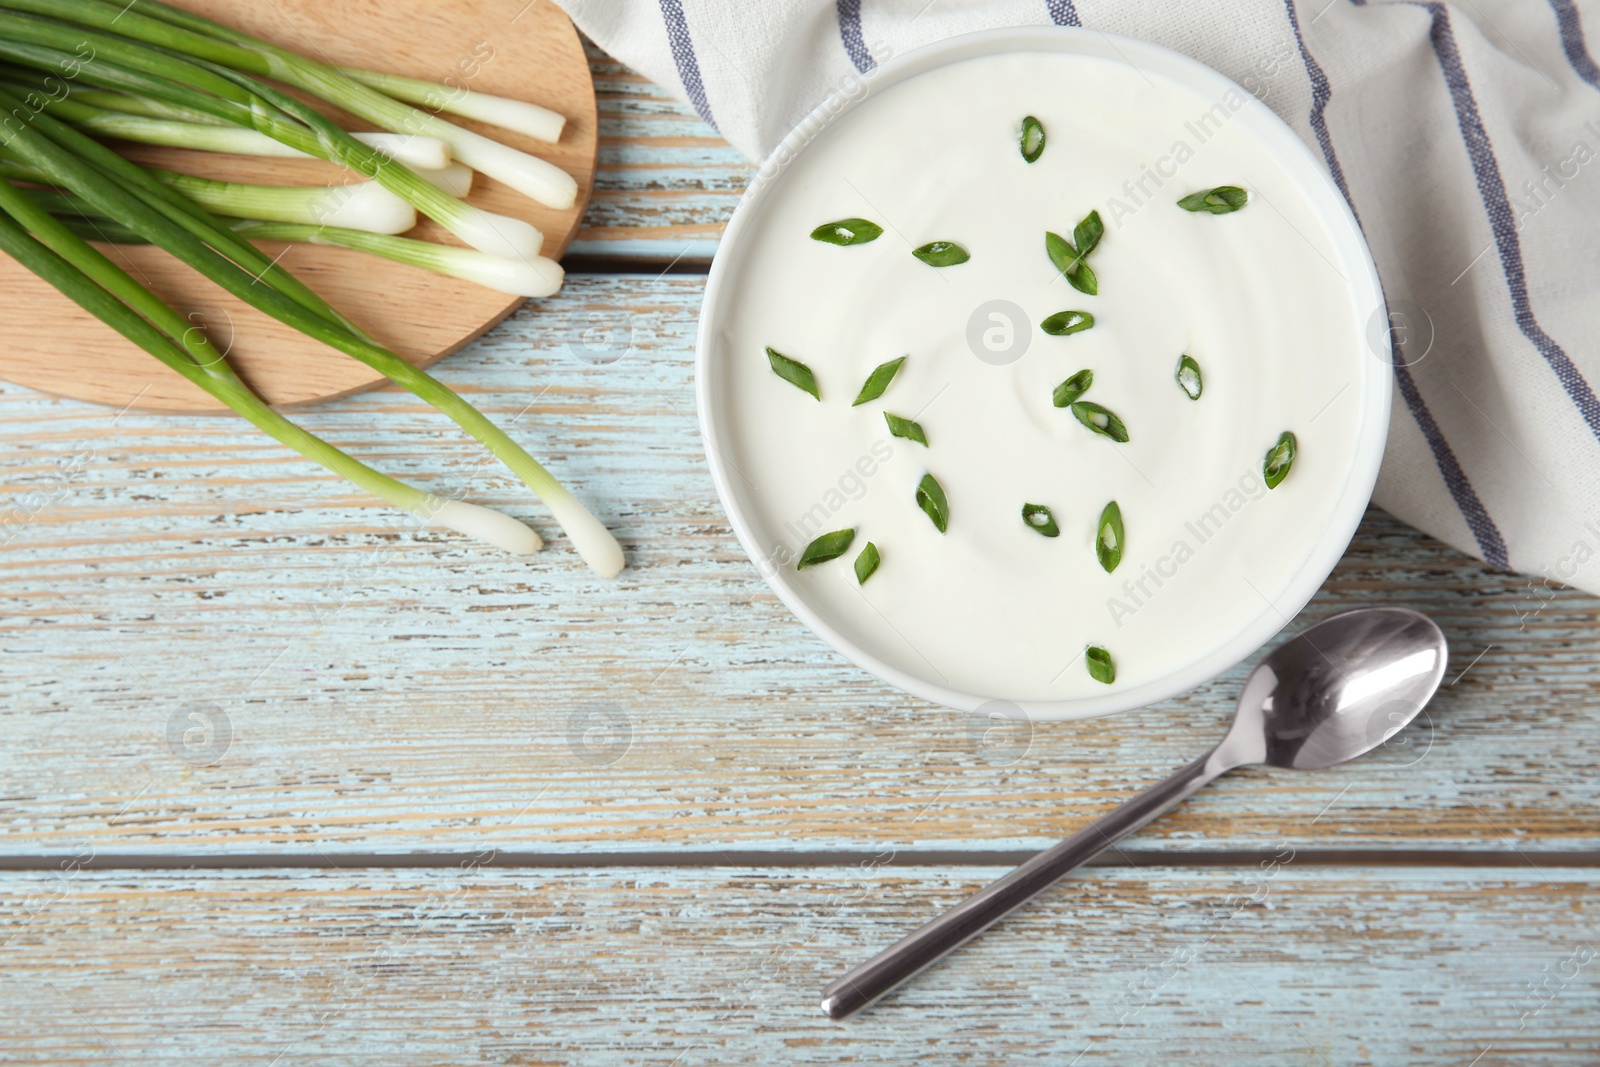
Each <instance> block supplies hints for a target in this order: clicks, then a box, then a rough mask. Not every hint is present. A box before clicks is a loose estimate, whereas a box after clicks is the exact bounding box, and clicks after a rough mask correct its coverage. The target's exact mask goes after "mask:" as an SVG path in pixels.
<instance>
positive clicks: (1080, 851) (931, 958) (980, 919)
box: [822, 753, 1228, 1019]
mask: <svg viewBox="0 0 1600 1067" xmlns="http://www.w3.org/2000/svg"><path fill="white" fill-rule="evenodd" d="M1214 755H1215V753H1207V754H1206V755H1204V756H1202V757H1200V758H1199V759H1197V760H1195V761H1194V762H1193V763H1191V764H1189V765H1188V766H1187V767H1185V768H1183V769H1182V770H1181V771H1179V772H1177V773H1176V774H1174V775H1173V776H1172V777H1171V778H1168V779H1167V780H1166V781H1164V782H1162V783H1161V784H1160V785H1158V786H1155V787H1154V788H1152V789H1148V790H1146V791H1145V792H1143V793H1140V794H1139V795H1138V796H1136V797H1134V798H1133V799H1132V800H1130V801H1128V802H1127V803H1125V804H1123V805H1122V806H1121V807H1119V808H1117V809H1116V810H1115V811H1112V812H1110V813H1109V814H1107V815H1105V816H1104V817H1103V818H1101V819H1099V820H1097V821H1095V822H1093V823H1091V824H1090V825H1088V826H1086V827H1084V828H1083V829H1082V830H1079V831H1078V832H1077V833H1075V834H1073V835H1072V836H1071V837H1069V838H1067V839H1066V840H1065V841H1063V842H1061V843H1060V844H1059V845H1056V846H1054V847H1053V848H1048V849H1046V850H1045V851H1043V852H1041V853H1039V854H1038V855H1037V856H1035V857H1033V859H1031V860H1029V861H1028V862H1027V863H1024V864H1023V865H1022V866H1020V867H1018V868H1017V869H1016V870H1014V871H1012V872H1011V873H1010V874H1008V875H1006V876H1005V877H1004V878H1000V879H998V880H997V881H993V882H990V883H989V884H988V885H987V886H985V887H984V888H982V889H980V890H978V892H976V893H974V894H973V895H972V896H970V897H968V898H967V899H966V900H964V901H962V902H961V903H960V904H957V905H956V906H955V907H953V908H951V909H950V910H949V911H947V912H945V913H944V914H943V915H940V916H939V917H938V918H936V919H934V920H933V921H931V922H929V923H927V924H926V925H924V926H922V927H921V928H920V929H918V930H916V931H914V932H912V933H911V934H909V935H907V936H906V937H904V938H902V939H901V940H899V941H897V942H896V943H895V944H893V945H891V946H889V947H888V948H886V949H884V950H883V951H882V952H880V953H878V954H877V955H876V956H874V957H873V958H872V959H870V960H868V961H867V962H866V963H863V964H861V965H860V966H859V967H857V968H855V969H854V970H852V971H850V972H849V973H847V974H846V975H845V976H844V977H843V978H840V979H838V980H837V981H835V982H834V983H833V984H832V985H830V986H828V988H827V989H824V990H823V991H822V1010H823V1012H824V1013H825V1014H826V1015H828V1016H829V1017H830V1018H833V1019H843V1018H844V1017H845V1016H847V1015H850V1014H853V1013H854V1012H856V1011H859V1010H860V1009H861V1008H864V1007H866V1006H867V1005H868V1004H870V1003H872V1002H873V1001H874V1000H876V999H878V998H879V997H881V996H883V994H885V993H887V992H889V990H891V989H893V988H894V987H895V986H897V985H899V984H900V983H901V982H904V981H905V980H906V979H908V978H910V977H911V976H912V975H914V974H916V973H917V972H918V971H920V970H922V969H923V968H924V967H927V966H929V965H930V964H932V963H933V962H935V961H936V960H938V959H939V958H940V957H942V956H944V954H945V953H947V952H950V951H951V950H952V949H954V948H956V947H957V946H958V945H960V944H962V943H963V942H965V941H966V940H968V939H969V938H971V937H975V936H976V935H977V934H979V933H981V932H982V931H983V930H984V929H986V928H987V927H988V926H989V925H990V924H992V923H994V922H996V921H997V920H999V919H1000V918H1001V917H1003V916H1005V915H1006V914H1008V913H1009V912H1011V911H1012V910H1014V909H1016V908H1017V907H1019V906H1021V905H1022V904H1023V903H1025V902H1026V901H1028V900H1030V899H1032V897H1033V896H1034V895H1036V894H1037V893H1040V892H1042V891H1043V890H1044V889H1046V888H1048V887H1049V886H1050V885H1051V884H1052V883H1054V882H1056V881H1058V880H1059V879H1061V878H1064V877H1066V876H1067V875H1068V874H1070V873H1071V872H1072V871H1073V870H1074V869H1076V868H1077V867H1079V866H1080V865H1082V864H1083V863H1084V862H1085V861H1087V860H1089V859H1091V858H1093V857H1094V856H1095V855H1096V854H1098V853H1100V852H1101V851H1103V850H1104V849H1107V848H1110V847H1111V845H1112V844H1113V843H1115V842H1116V841H1117V840H1118V839H1119V838H1122V837H1124V836H1126V835H1128V834H1131V833H1132V832H1133V831H1135V830H1137V829H1139V827H1141V826H1143V825H1144V824H1145V823H1147V822H1149V821H1150V820H1152V819H1154V818H1155V817H1156V816H1158V815H1160V814H1161V813H1162V812H1164V811H1166V810H1167V809H1168V808H1171V807H1172V806H1174V805H1175V804H1177V803H1178V802H1179V801H1180V800H1183V799H1184V798H1185V797H1187V796H1188V795H1189V794H1190V793H1193V792H1194V791H1195V790H1197V789H1199V788H1200V787H1201V786H1203V785H1205V784H1206V783H1208V782H1210V781H1211V780H1212V779H1213V778H1215V777H1217V776H1218V775H1219V774H1221V773H1222V772H1223V771H1225V770H1227V769H1228V767H1227V766H1226V765H1224V764H1222V763H1221V761H1215V762H1214V761H1213V756H1214Z"/></svg>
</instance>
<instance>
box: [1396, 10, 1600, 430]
mask: <svg viewBox="0 0 1600 1067" xmlns="http://www.w3.org/2000/svg"><path fill="white" fill-rule="evenodd" d="M1417 6H1418V7H1423V8H1426V9H1427V10H1428V13H1429V14H1430V15H1431V16H1432V17H1433V26H1432V29H1431V30H1430V31H1429V34H1428V36H1429V38H1430V39H1431V40H1432V42H1433V54H1434V55H1435V56H1436V57H1437V58H1438V60H1439V68H1440V69H1441V70H1442V71H1443V72H1444V80H1445V84H1446V85H1447V86H1449V88H1450V98H1451V100H1452V101H1453V102H1454V103H1455V109H1456V124H1457V125H1459V126H1460V127H1461V137H1462V139H1463V140H1464V141H1466V145H1467V155H1468V157H1469V158H1470V159H1471V160H1472V172H1473V175H1474V176H1475V177H1476V178H1477V181H1478V196H1479V197H1480V198H1481V199H1482V200H1483V208H1484V211H1485V212H1487V213H1488V216H1489V225H1490V228H1491V229H1492V230H1493V231H1494V241H1495V245H1496V246H1497V247H1498V249H1499V252H1500V268H1501V271H1502V273H1503V274H1504V275H1505V279H1506V288H1507V289H1509V290H1510V291H1511V307H1512V310H1513V311H1514V312H1515V315H1516V320H1517V328H1518V329H1520V330H1521V331H1522V334H1523V336H1524V337H1526V338H1527V339H1528V340H1529V341H1531V342H1533V346H1534V347H1535V348H1537V349H1538V350H1539V354H1540V355H1541V356H1543V357H1544V360H1545V362H1546V363H1548V364H1549V365H1550V369H1551V370H1553V371H1555V375H1556V378H1557V379H1558V380H1559V381H1560V382H1561V386H1562V388H1564V389H1565V390H1566V391H1567V396H1569V397H1571V398H1572V402H1573V404H1575V405H1576V406H1577V408H1578V411H1579V412H1580V413H1581V414H1582V415H1583V421H1585V422H1587V423H1588V424H1589V431H1590V432H1591V433H1592V434H1594V435H1595V437H1596V438H1600V400H1597V399H1596V398H1595V395H1594V390H1593V389H1591V388H1589V383H1588V382H1587V381H1585V380H1584V377H1583V374H1582V373H1581V372H1580V371H1579V370H1578V368H1577V367H1576V366H1574V365H1573V363H1572V360H1571V359H1569V358H1567V353H1566V352H1565V351H1564V350H1563V349H1562V347H1561V346H1560V345H1559V344H1557V343H1556V341H1555V339H1554V338H1552V337H1551V336H1550V335H1549V334H1547V333H1545V332H1544V327H1542V326H1540V325H1539V320H1538V318H1537V317H1535V315H1534V313H1533V304H1532V302H1531V301H1530V300H1529V299H1528V277H1527V272H1526V270H1525V268H1524V267H1523V263H1522V242H1521V240H1520V239H1519V238H1518V237H1517V218H1516V215H1515V214H1514V213H1513V212H1512V210H1511V201H1510V199H1509V198H1508V197H1507V196H1506V185H1505V180H1504V179H1503V178H1501V176H1500V163H1499V161H1498V160H1496V159H1495V154H1494V145H1493V144H1491V143H1490V141H1489V132H1488V130H1486V129H1484V126H1483V118H1482V116H1480V115H1479V113H1478V101H1477V99H1476V98H1475V97H1474V96H1473V94H1472V83H1471V82H1470V81H1468V80H1467V71H1466V68H1465V67H1464V66H1463V65H1462V63H1461V53H1460V51H1459V50H1458V49H1457V48H1456V38H1455V33H1454V32H1453V31H1452V30H1451V28H1450V12H1449V11H1448V10H1447V9H1446V8H1445V6H1444V5H1443V4H1441V3H1418V4H1417Z"/></svg>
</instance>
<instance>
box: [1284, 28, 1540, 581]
mask: <svg viewBox="0 0 1600 1067" xmlns="http://www.w3.org/2000/svg"><path fill="white" fill-rule="evenodd" d="M1283 6H1284V10H1285V11H1287V12H1288V15H1289V25H1290V26H1291V27H1292V28H1293V29H1294V40H1295V45H1296V46H1297V47H1298V48H1299V50H1300V60H1301V62H1303V63H1304V64H1305V68H1306V75H1307V77H1309V78H1310V80H1311V132H1312V133H1313V134H1315V135H1316V138H1317V144H1318V145H1320V146H1321V147H1322V158H1323V159H1324V160H1325V161H1326V162H1327V164H1328V171H1329V173H1331V174H1332V175H1333V180H1334V183H1335V184H1336V185H1338V186H1339V192H1341V193H1343V194H1344V200H1345V203H1347V204H1349V205H1350V213H1351V214H1353V215H1355V216H1356V224H1357V225H1360V223H1361V213H1360V212H1359V211H1357V210H1356V204H1355V201H1354V200H1352V199H1351V197H1350V187H1349V185H1347V184H1346V183H1345V180H1344V168H1343V167H1342V166H1340V165H1339V154H1338V153H1337V152H1335V151H1334V148H1333V137H1332V135H1331V134H1329V132H1328V120H1327V110H1328V101H1329V100H1330V99H1331V98H1332V97H1333V87H1332V85H1330V84H1329V82H1328V76H1327V74H1326V73H1324V71H1323V69H1322V65H1321V64H1320V63H1318V62H1317V60H1316V57H1314V56H1313V55H1312V54H1311V51H1310V50H1309V49H1308V48H1306V42H1305V38H1304V37H1302V36H1301V34H1300V17H1299V15H1298V13H1297V12H1296V11H1295V7H1294V0H1283ZM1394 378H1395V385H1397V386H1398V387H1399V389H1400V398H1401V399H1402V400H1404V401H1405V403H1406V407H1407V408H1409V409H1410V411H1411V417H1412V418H1413V419H1415V420H1416V422H1417V428H1418V429H1419V430H1421V431H1422V438H1423V440H1425V441H1427V443H1428V449H1429V451H1431V452H1432V453H1433V461H1434V463H1435V464H1436V465H1437V466H1438V468H1439V476H1440V477H1441V478H1443V479H1444V484H1445V488H1446V489H1448V490H1449V491H1450V496H1451V498H1452V499H1453V500H1454V501H1455V502H1456V507H1457V508H1458V509H1460V511H1461V517H1462V518H1463V519H1465V520H1466V522H1467V527H1468V528H1469V529H1470V530H1471V531H1472V536H1473V538H1474V539H1475V540H1476V541H1477V542H1478V548H1479V550H1480V551H1481V552H1482V553H1483V558H1484V559H1485V560H1487V561H1488V562H1489V563H1490V565H1491V566H1495V567H1499V568H1501V569H1502V570H1509V569H1510V561H1509V558H1508V557H1507V554H1506V540H1505V538H1504V537H1503V536H1502V535H1501V533H1500V528H1499V527H1498V526H1496V525H1495V524H1494V520H1493V519H1492V518H1490V517H1489V510H1488V509H1487V508H1485V507H1484V506H1483V501H1482V500H1480V499H1479V498H1478V494H1477V491H1476V490H1474V489H1473V488H1472V481H1471V479H1469V478H1468V477H1467V473H1466V471H1464V470H1462V469H1461V463H1460V461H1459V460H1457V459H1456V454H1455V451H1454V450H1453V449H1452V448H1451V447H1450V442H1449V441H1447V440H1445V437H1444V433H1443V432H1442V431H1441V430H1440V429H1439V424H1438V422H1436V421H1435V420H1434V417H1433V412H1431V411H1429V410H1428V402H1427V401H1426V400H1424V399H1423V396H1422V392H1421V390H1419V389H1418V388H1417V383H1416V380H1415V379H1413V378H1412V377H1411V371H1410V369H1409V368H1407V367H1406V366H1405V365H1403V364H1401V363H1398V362H1396V363H1395V367H1394Z"/></svg>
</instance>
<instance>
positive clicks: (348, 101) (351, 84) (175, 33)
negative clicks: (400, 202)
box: [0, 0, 578, 251]
mask: <svg viewBox="0 0 1600 1067" xmlns="http://www.w3.org/2000/svg"><path fill="white" fill-rule="evenodd" d="M0 7H6V8H9V9H11V10H13V11H23V12H29V13H32V14H36V15H45V16H48V17H50V18H52V19H64V20H68V21H70V22H73V23H78V24H80V25H83V26H90V27H94V28H96V29H100V30H105V31H109V32H112V33H116V34H120V35H122V36H123V37H127V38H132V39H134V40H138V41H142V42H144V43H145V44H147V45H154V46H156V47H157V48H161V49H166V50H167V51H168V52H171V53H179V54H182V55H186V56H191V57H195V58H199V59H205V60H208V61H210V62H212V63H216V64H220V65H222V66H225V67H228V68H231V69H233V70H236V71H240V72H243V73H247V74H253V75H255V76H257V77H264V78H271V79H273V80H274V81H277V82H281V83H283V84H285V85H289V86H293V87H294V88H297V89H301V90H304V91H305V92H308V93H311V94H313V95H314V96H317V97H319V98H321V99H323V100H326V101H327V102H328V103H331V104H335V105H337V106H339V107H341V108H343V109H344V110H346V111H348V112H350V113H351V114H353V115H356V116H358V117H360V118H363V119H365V120H367V121H368V122H372V123H375V124H376V125H378V126H381V127H383V128H384V129H386V130H390V131H392V132H394V133H421V134H426V135H428V136H430V137H437V138H439V139H440V140H441V141H444V142H445V143H446V144H448V145H449V146H450V150H451V153H452V154H453V155H454V156H455V158H456V159H458V160H460V161H461V162H463V163H465V164H467V166H469V167H471V168H473V169H474V170H479V171H482V172H483V173H485V174H488V175H490V176H491V177H494V178H498V179H500V180H501V181H503V182H505V183H506V184H507V185H510V186H511V187H512V188H514V189H517V190H518V191H520V192H522V193H524V194H525V195H527V196H529V197H531V198H533V199H534V200H537V201H539V202H540V203H542V204H545V205H547V206H549V207H552V208H556V209H557V210H565V209H566V208H570V207H571V206H572V205H573V204H574V203H575V202H576V200H577V194H578V185H577V182H576V181H574V180H573V178H572V176H571V175H569V174H567V173H566V172H565V171H563V170H561V169H560V168H559V167H556V166H554V165H553V164H551V163H548V162H546V161H544V160H542V159H539V158H538V157H537V156H532V155H529V154H528V153H526V152H522V151H519V150H518V149H515V148H512V147H510V146H509V145H505V144H501V143H500V142H499V141H495V140H493V139H491V138H488V137H484V136H482V135H481V134H477V133H473V132H472V131H471V130H466V129H463V128H461V127H460V126H457V125H455V124H454V123H451V122H449V121H447V120H445V119H441V118H439V117H438V116H437V115H433V114H430V113H428V112H426V111H420V110H418V109H417V108H414V107H412V106H410V105H409V104H406V103H403V102H401V101H400V100H396V99H395V98H394V97H393V96H387V95H385V94H384V93H382V92H379V91H378V90H377V89H374V88H372V87H371V85H370V84H363V81H365V80H369V79H371V80H376V81H380V82H385V83H386V84H387V86H388V87H389V89H390V91H391V92H393V91H395V90H396V89H400V88H402V87H404V86H405V84H406V83H405V81H404V80H401V79H397V78H394V77H393V76H383V75H375V74H373V72H368V71H346V70H343V69H341V68H339V67H335V66H331V65H329V64H326V63H319V62H316V61H315V60H311V59H307V58H306V57H304V56H301V55H297V54H296V53H294V52H290V51H288V50H287V49H283V48H279V47H277V46H276V45H273V44H270V43H268V42H266V41H263V40H260V39H259V38H255V37H251V36H250V35H249V34H246V33H241V32H240V31H238V30H234V29H231V28H229V27H227V26H223V25H221V24H219V23H216V22H213V21H211V20H210V19H207V18H204V17H202V16H199V15H195V14H192V13H190V12H187V11H182V10H179V9H178V8H174V7H170V6H168V5H166V4H162V3H157V2H155V0H144V2H143V3H141V4H140V5H139V9H138V10H132V9H131V5H126V4H114V3H105V2H102V0H3V2H0ZM145 11H148V12H150V13H151V14H149V15H146V14H143V12H145ZM75 45H76V42H74V45H73V46H69V47H75ZM96 47H98V45H96ZM413 84H414V85H415V84H420V85H423V86H425V88H424V89H423V90H422V92H421V93H412V94H410V95H413V96H420V95H424V94H427V93H432V94H434V95H435V96H437V97H438V98H439V99H441V100H442V101H444V102H446V103H449V104H450V105H451V106H452V107H456V108H460V107H462V106H469V107H471V106H473V105H464V101H465V100H466V99H467V96H466V94H464V93H460V92H457V91H455V90H451V89H449V88H447V87H445V86H426V83H413ZM441 110H443V108H441ZM477 117H482V115H481V113H480V114H479V115H478V116H477ZM555 133H556V135H557V136H559V133H560V130H559V128H557V129H556V130H555ZM536 136H537V134H536ZM418 207H419V208H420V207H421V205H418ZM439 221H441V222H442V221H444V220H442V219H441V220H439ZM484 251H491V250H490V249H484Z"/></svg>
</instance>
